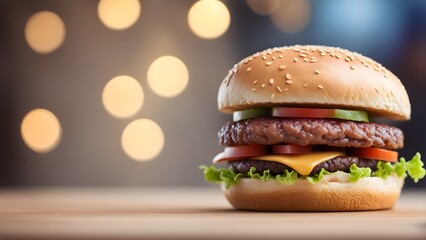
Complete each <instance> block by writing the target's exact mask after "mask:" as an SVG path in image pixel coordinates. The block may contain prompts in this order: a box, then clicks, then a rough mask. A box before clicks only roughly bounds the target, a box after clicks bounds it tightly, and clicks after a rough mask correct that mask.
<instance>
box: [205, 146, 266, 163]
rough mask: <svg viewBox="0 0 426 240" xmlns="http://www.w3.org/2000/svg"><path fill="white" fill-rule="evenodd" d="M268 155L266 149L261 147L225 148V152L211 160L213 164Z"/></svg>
mask: <svg viewBox="0 0 426 240" xmlns="http://www.w3.org/2000/svg"><path fill="white" fill-rule="evenodd" d="M267 154H268V148H267V147H266V146H263V145H246V146H235V147H226V148H225V150H224V151H223V152H221V153H219V154H218V155H216V157H214V158H213V163H216V162H220V161H232V160H237V159H241V158H246V157H255V156H262V155H267Z"/></svg>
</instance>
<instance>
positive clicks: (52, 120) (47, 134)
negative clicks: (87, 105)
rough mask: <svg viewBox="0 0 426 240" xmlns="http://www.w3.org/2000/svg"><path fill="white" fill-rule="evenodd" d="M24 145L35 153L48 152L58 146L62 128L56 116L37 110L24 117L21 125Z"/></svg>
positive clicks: (43, 110)
mask: <svg viewBox="0 0 426 240" xmlns="http://www.w3.org/2000/svg"><path fill="white" fill-rule="evenodd" d="M21 135H22V139H23V140H24V142H25V144H27V146H28V147H29V148H30V149H32V150H33V151H35V152H39V153H45V152H49V151H51V150H52V149H54V148H55V147H56V145H58V143H59V141H60V139H61V135H62V128H61V124H60V123H59V121H58V119H57V118H56V116H55V115H54V114H53V113H51V112H50V111H48V110H46V109H41V108H37V109H34V110H32V111H30V112H29V113H27V115H25V117H24V119H23V120H22V123H21Z"/></svg>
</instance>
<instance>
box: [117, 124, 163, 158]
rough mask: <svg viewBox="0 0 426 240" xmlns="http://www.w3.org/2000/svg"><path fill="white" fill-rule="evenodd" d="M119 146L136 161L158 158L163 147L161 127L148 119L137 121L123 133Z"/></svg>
mask: <svg viewBox="0 0 426 240" xmlns="http://www.w3.org/2000/svg"><path fill="white" fill-rule="evenodd" d="M121 146H122V147H123V150H124V152H125V153H126V154H127V155H128V156H129V157H130V158H132V159H134V160H137V161H149V160H152V159H153V158H155V157H156V156H158V154H160V152H161V150H162V149H163V147H164V134H163V130H161V127H160V126H159V125H158V124H157V123H155V122H154V121H152V120H149V119H137V120H135V121H133V122H131V123H129V125H127V126H126V128H125V129H124V131H123V134H122V135H121Z"/></svg>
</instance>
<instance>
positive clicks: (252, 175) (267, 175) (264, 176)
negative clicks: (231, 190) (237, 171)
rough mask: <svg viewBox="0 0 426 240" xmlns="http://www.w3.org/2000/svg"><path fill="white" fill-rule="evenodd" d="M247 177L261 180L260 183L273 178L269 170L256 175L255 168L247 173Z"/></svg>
mask: <svg viewBox="0 0 426 240" xmlns="http://www.w3.org/2000/svg"><path fill="white" fill-rule="evenodd" d="M247 175H248V176H249V177H250V178H252V179H259V180H262V181H266V180H268V179H271V178H273V177H274V176H272V175H271V170H269V169H267V170H265V171H263V173H262V174H259V173H256V168H255V167H251V168H250V171H249V172H248V173H247Z"/></svg>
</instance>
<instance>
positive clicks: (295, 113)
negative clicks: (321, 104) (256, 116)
mask: <svg viewBox="0 0 426 240" xmlns="http://www.w3.org/2000/svg"><path fill="white" fill-rule="evenodd" d="M334 112H335V111H334V109H317V108H290V107H275V108H273V109H272V116H274V117H297V118H331V117H333V116H334Z"/></svg>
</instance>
